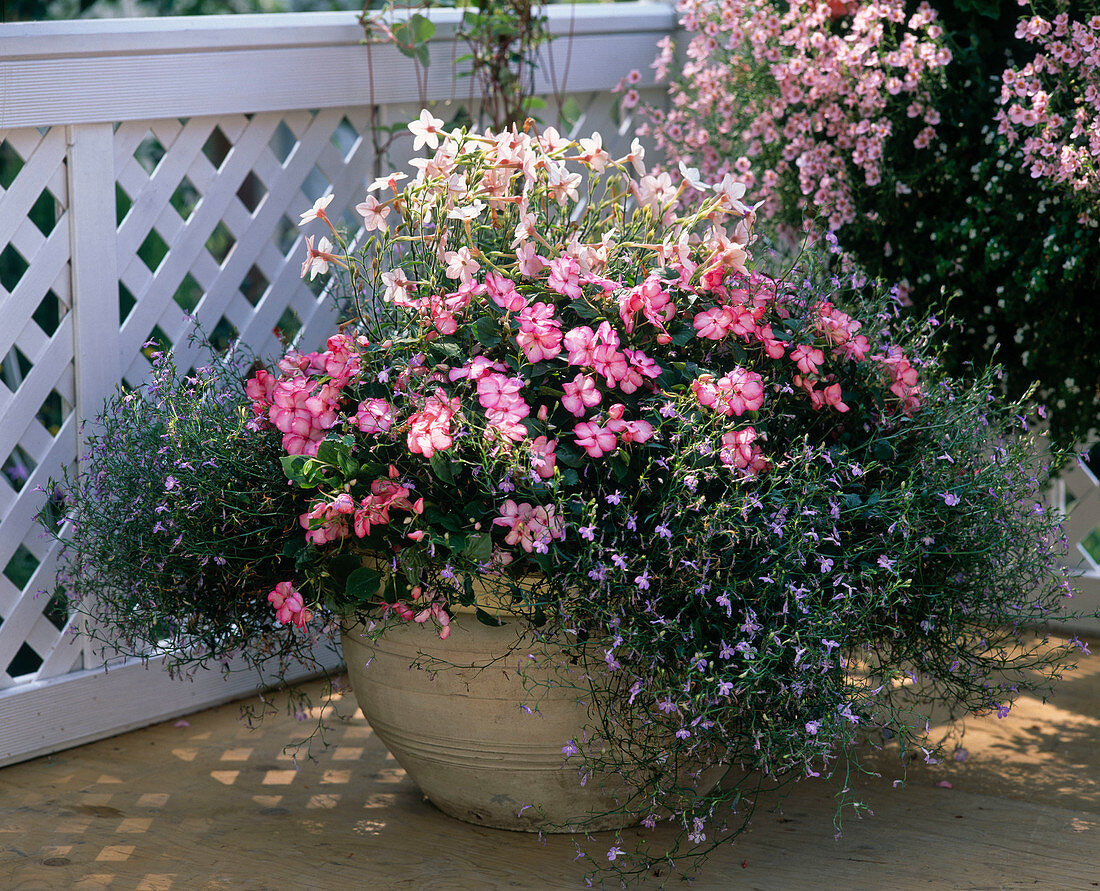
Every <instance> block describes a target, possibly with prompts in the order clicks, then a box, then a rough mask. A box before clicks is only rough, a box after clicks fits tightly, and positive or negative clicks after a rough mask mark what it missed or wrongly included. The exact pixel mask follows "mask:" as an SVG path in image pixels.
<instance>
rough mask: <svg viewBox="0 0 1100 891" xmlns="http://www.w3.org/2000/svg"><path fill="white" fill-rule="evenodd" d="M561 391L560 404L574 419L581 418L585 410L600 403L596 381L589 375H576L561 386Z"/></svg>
mask: <svg viewBox="0 0 1100 891" xmlns="http://www.w3.org/2000/svg"><path fill="white" fill-rule="evenodd" d="M562 389H564V390H565V395H564V396H562V398H561V404H562V405H563V406H565V410H566V411H568V412H571V413H572V414H573V415H574V416H575V417H578V418H583V417H584V414H585V410H586V409H589V408H592V407H593V406H595V405H599V403H600V391H599V389H598V388H597V387H596V379H595V378H594V377H592V375H590V374H583V373H582V374H578V375H577V376H576V377H575V378H573V380H571V381H566V382H565V383H564V384H562Z"/></svg>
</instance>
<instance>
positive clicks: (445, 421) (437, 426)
mask: <svg viewBox="0 0 1100 891" xmlns="http://www.w3.org/2000/svg"><path fill="white" fill-rule="evenodd" d="M458 410H459V401H458V398H457V397H455V398H451V399H448V398H447V395H446V394H445V393H444V392H443V391H442V390H436V391H435V395H433V396H429V397H428V399H427V401H426V402H425V403H424V408H423V410H422V411H419V412H417V413H415V414H413V415H412V416H411V417H410V418H409V432H408V434H407V435H406V442H407V443H408V446H409V451H410V452H414V453H416V454H419V455H423V456H424V457H425V458H430V457H431V456H432V455H434V454H435V453H436V452H437V451H443V450H445V449H449V448H450V447H451V443H452V442H453V441H454V440H453V439H452V438H451V418H453V417H454V416H455V414H457V413H458Z"/></svg>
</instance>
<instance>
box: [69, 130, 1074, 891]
mask: <svg viewBox="0 0 1100 891" xmlns="http://www.w3.org/2000/svg"><path fill="white" fill-rule="evenodd" d="M410 129H411V130H412V132H413V133H414V135H415V136H416V138H417V141H418V142H420V143H422V144H423V146H425V147H426V148H427V149H428V152H427V154H426V156H425V157H422V158H418V159H416V160H414V161H413V167H414V170H415V172H414V174H413V175H412V176H411V177H409V176H406V175H404V174H402V173H396V172H395V173H392V174H388V175H385V176H382V177H380V178H379V179H378V180H376V181H375V182H373V183H371V184H370V186H369V187H368V189H367V193H366V195H365V196H364V200H363V202H362V203H361V204H360V205H359V207H358V210H359V213H360V214H361V216H362V219H363V223H364V225H363V228H362V230H361V231H360V232H358V233H351V234H349V233H345V232H342V231H340V230H339V229H338V228H337V227H335V226H334V225H333V224H332V221H330V220H329V218H328V216H327V214H326V208H327V206H328V202H329V200H330V199H329V198H327V197H326V198H322V199H320V200H319V201H318V202H317V203H316V204H315V205H314V207H313V208H311V209H310V210H308V211H306V212H305V213H304V214H302V224H303V225H304V226H307V227H310V228H311V229H314V230H319V231H312V232H310V233H309V237H308V241H307V247H306V256H305V258H304V262H303V266H302V275H303V276H312V275H314V274H317V275H321V274H324V273H325V272H335V273H336V275H335V276H334V278H333V280H332V287H333V288H334V289H337V290H339V291H340V292H341V293H340V296H342V297H346V298H347V300H346V303H347V305H349V306H354V307H355V308H356V312H355V315H354V316H353V317H352V318H349V319H347V320H346V321H345V322H344V323H343V324H341V325H340V327H339V329H338V330H337V332H336V333H334V334H333V335H332V336H331V337H330V338H329V339H328V341H327V343H326V344H325V345H324V348H323V349H319V350H315V351H309V352H307V351H303V350H298V349H292V350H290V351H289V352H287V354H286V355H284V356H283V357H282V358H281V359H279V360H278V362H277V363H275V364H274V365H273V366H271V367H268V368H262V369H256V370H255V371H254V372H253V373H252V374H251V375H250V377H249V379H248V381H247V383H246V384H245V387H246V393H247V399H248V402H249V404H250V405H249V412H248V413H249V414H250V416H251V418H250V420H249V421H248V423H247V424H246V425H243V426H244V427H245V432H242V434H241V436H243V437H244V440H243V441H244V442H246V443H247V441H248V437H249V436H251V437H255V442H256V445H257V448H258V449H262V452H261V453H262V454H264V455H267V454H269V452H268V451H267V450H268V448H269V446H270V443H271V442H272V441H273V440H274V441H277V442H278V443H279V444H280V449H279V451H280V452H281V454H280V456H279V458H278V461H279V464H280V465H281V468H280V469H281V472H282V474H284V475H285V479H280V478H277V477H278V476H279V475H278V474H274V473H272V464H271V462H270V461H268V462H267V463H265V464H264V465H263V467H264V472H265V473H266V474H270V475H271V484H272V486H275V487H278V486H280V485H281V486H282V491H283V492H284V493H289V495H290V498H291V501H289V502H288V501H280V502H279V505H280V517H281V518H282V519H283V521H284V522H285V523H286V524H288V525H290V526H293V527H295V528H294V530H293V534H292V535H291V536H290V539H289V540H286V539H284V538H282V537H280V538H279V544H278V545H273V547H276V546H278V548H279V555H278V556H279V560H280V561H281V562H279V564H278V566H279V569H280V570H283V571H282V572H281V573H277V574H265V575H264V576H263V579H262V580H261V579H257V582H258V584H256V585H255V586H253V588H252V589H251V590H249V591H248V592H247V593H245V592H241V593H240V595H239V596H240V597H241V598H242V599H243V600H244V601H245V602H246V603H247V610H248V612H247V615H248V616H251V617H253V618H252V619H250V620H249V621H244V622H242V624H241V628H242V632H243V633H245V634H247V633H248V632H255V633H256V634H257V635H258V636H259V635H261V634H266V633H267V632H269V631H270V626H271V623H272V622H277V623H279V625H278V629H277V631H276V633H277V634H279V635H282V636H283V637H284V638H287V639H299V638H302V637H303V636H304V634H306V633H308V632H309V631H310V630H311V629H319V628H321V627H323V626H324V625H325V624H326V623H327V622H328V621H329V620H330V619H332V618H334V617H335V618H339V619H340V620H341V621H343V622H350V621H352V620H355V619H358V620H361V621H363V622H364V623H365V624H366V626H367V627H368V629H369V633H370V634H373V635H376V636H384V635H385V634H386V633H387V631H390V630H391V629H393V628H394V626H395V625H396V626H400V627H401V628H402V629H405V628H411V629H413V630H419V633H422V635H423V641H424V643H423V647H424V649H425V650H428V649H430V648H432V647H445V645H446V644H447V642H448V641H450V642H453V640H454V639H457V638H458V637H460V635H458V634H455V633H454V628H455V626H456V624H457V622H456V620H455V615H456V613H457V611H458V610H459V609H460V608H461V609H463V610H464V611H473V612H474V613H475V614H476V615H477V617H478V618H479V619H480V620H481V621H483V622H484V623H486V624H489V625H494V626H496V625H498V624H499V623H500V622H501V621H502V620H503V621H506V622H512V623H519V624H520V625H522V627H524V628H525V629H527V632H528V633H529V637H528V638H526V639H525V642H524V643H523V645H522V646H523V649H522V651H521V652H520V656H519V659H520V661H524V662H526V660H531V661H532V662H535V661H537V660H538V657H536V656H535V655H533V654H534V653H540V652H545V653H550V654H557V655H560V656H561V657H562V658H564V659H565V660H567V661H568V663H569V664H571V665H574V666H578V667H579V669H580V670H579V671H578V672H575V673H573V674H572V675H571V680H569V681H567V682H566V681H563V683H568V684H570V685H571V686H570V689H573V687H574V686H575V687H577V688H578V689H577V693H578V695H581V696H583V697H584V698H585V700H587V701H588V702H589V703H590V710H589V726H587V727H585V728H584V729H583V731H582V732H580V733H578V734H576V735H575V736H571V737H570V738H568V739H562V740H560V745H561V752H562V760H563V765H564V767H565V768H566V769H567V770H575V772H576V777H577V782H578V783H582V782H587V781H588V779H589V778H590V777H593V776H607V775H618V776H619V777H621V778H623V779H624V780H626V784H625V786H624V788H623V789H621V790H620V791H619V792H618V793H617V798H616V800H615V801H612V802H609V805H608V806H609V808H614V809H615V810H616V811H619V812H621V813H622V814H623V816H624V822H625V823H627V824H629V823H640V824H641V825H642V827H643V830H645V829H646V828H648V829H657V828H658V827H662V826H671V827H673V828H674V829H675V830H676V832H675V833H674V836H673V839H672V842H671V846H669V844H668V840H669V836H667V835H663V836H655V837H651V836H650V835H649V834H648V832H645V831H643V833H642V835H641V840H640V841H636V840H633V839H632V838H631V837H629V836H627V835H626V834H623V835H620V836H617V837H616V838H615V839H614V840H613V841H612V842H611V843H609V842H608V841H607V840H604V841H603V842H601V843H600V846H599V847H598V848H597V847H591V846H590V850H589V851H588V853H589V854H590V856H591V858H592V859H591V860H590V861H589V862H590V863H592V866H593V869H596V870H599V869H605V868H606V869H610V870H613V871H614V872H615V873H617V874H618V875H619V877H622V878H625V879H630V878H636V879H640V878H642V877H644V876H646V875H647V873H648V871H649V869H650V868H651V867H652V866H654V865H656V864H661V865H662V869H665V868H673V869H676V870H680V871H685V872H686V871H689V870H690V869H691V867H692V865H693V864H694V863H696V858H701V857H702V856H703V855H705V854H706V852H707V851H708V850H710V849H711V848H713V847H714V846H715V845H717V844H721V843H723V842H726V841H728V840H730V839H731V838H733V837H734V836H736V834H737V833H738V832H739V831H740V830H741V829H743V828H744V825H745V823H746V821H747V820H748V818H749V817H750V816H751V813H752V809H753V806H754V804H755V801H756V796H757V794H758V793H759V792H760V791H761V790H763V789H769V788H775V787H778V786H780V785H783V784H785V783H788V782H791V781H793V780H796V779H800V778H804V777H808V776H820V775H831V774H832V773H833V772H834V771H835V770H837V769H838V767H839V768H840V769H841V771H842V772H843V770H845V769H847V768H848V767H850V766H851V762H852V761H856V762H858V758H859V752H860V750H859V749H857V748H855V747H853V746H852V745H851V743H852V742H853V741H854V740H855V739H856V737H857V735H859V734H864V735H869V736H870V738H871V739H872V740H882V739H884V738H890V739H892V740H894V741H896V742H897V743H899V744H900V746H901V751H902V753H903V754H907V753H908V752H909V750H910V749H912V748H913V747H915V746H924V747H925V752H926V754H927V757H930V758H931V757H935V751H936V747H935V744H934V743H931V742H927V741H926V740H925V739H924V737H925V732H926V731H925V728H926V727H927V722H928V720H929V717H930V713H929V711H928V709H929V708H930V707H931V706H932V705H934V704H947V705H948V706H949V707H950V708H951V709H952V710H955V711H958V712H960V713H965V712H968V711H977V712H983V711H989V710H993V709H1002V710H1007V709H1008V708H1009V704H1010V702H1011V700H1012V698H1013V697H1014V696H1015V695H1016V694H1018V693H1019V692H1021V691H1023V690H1028V689H1035V688H1037V687H1041V686H1042V685H1043V684H1045V683H1047V682H1048V681H1049V680H1051V679H1052V678H1053V677H1055V676H1056V675H1057V674H1058V672H1059V671H1060V670H1061V669H1062V668H1063V667H1064V666H1065V665H1066V664H1067V660H1068V657H1069V651H1070V648H1069V647H1067V646H1060V645H1057V644H1055V643H1052V642H1046V641H1043V640H1042V639H1041V638H1037V637H1035V636H1034V635H1033V633H1032V631H1031V630H1029V629H1030V628H1032V627H1033V626H1034V625H1036V624H1037V623H1041V622H1043V621H1044V620H1045V619H1046V618H1047V617H1049V616H1050V615H1051V612H1052V611H1053V610H1056V609H1058V608H1059V607H1060V604H1061V602H1062V598H1063V596H1065V594H1067V593H1068V586H1067V585H1066V582H1065V579H1064V577H1063V575H1062V573H1061V570H1060V569H1059V567H1060V565H1061V564H1060V563H1059V559H1058V557H1059V554H1060V552H1061V549H1062V543H1061V540H1060V538H1059V537H1058V534H1057V522H1056V518H1055V517H1054V516H1052V515H1051V513H1050V512H1049V511H1048V510H1046V509H1045V508H1044V507H1043V504H1042V499H1041V495H1040V487H1041V485H1042V481H1043V479H1044V471H1043V468H1041V467H1039V466H1037V459H1036V457H1035V456H1036V454H1037V452H1036V450H1035V449H1034V447H1033V444H1032V443H1030V442H1028V441H1026V440H1024V439H1021V438H1019V436H1018V432H1019V431H1018V430H1017V414H1018V411H1019V409H1018V406H1012V405H1008V406H1002V405H1000V404H998V403H997V402H996V400H995V399H994V397H993V396H992V395H991V394H992V392H993V382H992V380H991V379H990V375H986V376H985V378H983V379H982V380H981V381H980V382H979V383H978V384H976V385H971V386H961V385H958V384H956V383H954V382H952V381H951V380H949V379H947V378H946V377H945V376H944V375H943V373H942V371H941V369H940V368H939V364H938V359H937V355H936V353H937V347H936V346H935V345H934V334H935V329H934V328H932V327H925V326H912V327H911V328H910V327H907V326H904V325H902V326H898V325H896V324H895V323H896V318H895V315H896V307H895V306H894V304H893V303H892V302H891V301H889V300H885V299H884V300H881V301H870V302H869V301H867V300H864V299H861V298H860V296H859V295H860V294H861V293H863V291H864V290H866V289H865V288H863V285H864V284H865V283H864V282H862V281H855V282H853V281H851V280H840V279H838V278H830V277H829V276H828V275H827V274H825V273H823V272H821V271H820V270H818V269H817V268H816V267H815V265H814V263H813V262H811V261H812V257H807V258H805V259H806V262H805V263H800V264H799V265H798V266H796V267H794V268H786V269H784V268H771V267H770V266H769V264H768V262H767V257H766V256H761V257H760V258H759V259H758V260H755V261H754V259H753V257H752V256H751V255H752V253H754V252H757V253H766V252H763V251H762V250H761V248H760V247H759V245H758V244H757V243H756V242H755V239H756V236H755V234H754V226H755V223H756V220H755V211H754V208H753V207H752V206H750V205H749V204H747V203H746V201H745V186H744V184H743V183H740V182H738V181H737V180H736V179H735V178H734V177H733V176H732V175H725V176H723V177H720V178H717V179H714V178H706V177H701V176H698V175H690V176H688V177H686V178H685V179H684V180H683V182H681V183H680V184H678V185H674V184H673V183H672V181H671V179H670V177H669V176H668V175H667V174H654V173H651V172H648V171H647V168H646V158H645V155H644V152H643V150H642V148H641V146H640V145H639V144H638V143H637V142H636V141H635V143H634V144H633V145H632V146H631V148H630V150H629V151H627V152H625V153H623V154H622V155H621V156H619V157H614V156H612V155H611V154H609V152H608V151H607V150H606V149H605V147H604V145H603V142H602V139H601V137H600V136H598V135H594V136H592V137H590V138H585V139H580V140H577V141H573V140H569V139H566V138H564V137H562V136H561V135H559V134H558V133H557V132H555V131H554V130H552V129H547V130H545V131H543V132H542V133H535V132H528V131H523V132H520V131H517V130H515V129H512V130H506V131H503V132H500V133H486V134H478V133H470V132H464V131H454V132H446V130H445V128H444V126H443V124H442V122H440V121H438V120H436V119H434V118H433V117H432V116H431V115H430V114H423V115H421V117H420V119H419V120H418V121H416V122H414V123H413V124H412V125H411V126H410ZM321 232H323V237H322V238H320V239H318V236H319V235H320V234H321ZM315 239H316V240H315ZM238 404H239V403H238ZM246 433H247V435H246ZM234 441H236V440H234ZM157 466H158V472H159V465H157ZM157 481H158V485H160V486H163V485H164V482H163V476H160V477H157ZM288 481H289V483H290V484H291V485H288ZM209 497H210V498H215V497H216V496H214V495H213V494H211V495H210V496H209ZM229 509H230V510H236V509H239V510H241V511H243V512H247V511H248V510H249V507H248V505H241V506H240V507H239V508H238V507H237V506H236V505H234V506H233V507H231V508H229ZM81 528H82V527H80V526H78V527H77V529H78V533H77V534H78V536H79V534H80V533H79V530H80V529H81ZM280 528H281V529H282V528H285V526H282V527H280ZM247 540H251V539H247ZM170 543H171V542H170V541H169V536H165V537H163V538H158V537H157V536H155V535H152V534H151V533H150V534H149V535H147V536H146V537H145V538H144V540H143V545H144V546H145V547H147V548H149V549H150V551H148V553H149V555H150V557H151V559H153V560H154V561H157V563H158V565H161V564H162V565H163V567H164V568H165V569H166V570H167V569H169V568H171V567H172V566H174V563H173V561H174V560H175V559H176V556H175V554H174V552H173V550H172V548H170V547H167V544H170ZM181 546H182V545H181ZM227 547H228V545H227ZM212 571H214V570H212ZM261 581H262V582H263V583H262V584H260V583H259V582H261ZM154 599H155V598H154ZM170 605H171V608H173V609H175V610H178V611H179V612H178V617H176V618H175V621H177V622H178V623H179V624H180V625H182V626H187V625H188V624H189V623H191V622H192V621H197V620H200V619H201V617H205V616H207V615H209V614H212V613H213V614H214V615H217V612H216V610H215V605H214V604H212V603H210V602H207V601H206V599H205V595H204V593H203V592H196V596H195V597H194V599H193V600H192V601H191V602H190V604H184V603H181V602H179V601H177V600H173V601H171V604H170ZM417 626H422V628H420V629H417ZM208 639H209V640H210V641H211V644H212V646H215V647H216V644H217V636H216V635H208ZM236 639H237V638H234V640H235V641H236ZM439 639H442V643H441V642H440V641H439ZM518 639H519V638H517V640H518ZM532 639H533V640H534V641H535V642H534V643H531V641H532ZM519 645H520V644H518V643H517V646H519ZM439 652H441V653H442V654H443V655H442V656H440V657H439V658H440V659H442V660H443V661H444V662H445V661H446V659H447V656H446V650H445V649H442V650H440V651H439ZM541 683H551V682H549V681H542V682H541ZM532 696H533V697H535V698H533V699H532V701H531V703H530V704H528V703H520V704H523V705H528V707H529V708H530V707H531V706H537V691H532ZM555 745H557V743H555ZM708 768H712V769H708ZM716 771H717V773H718V774H721V775H723V778H722V779H721V781H720V782H718V783H717V784H715V783H714V780H715V776H714V774H715V772H716ZM599 816H600V815H593V819H594V820H595V819H596V818H598V817H599ZM571 825H572V826H573V828H575V829H577V830H578V831H580V832H583V830H584V824H583V820H582V821H581V824H580V825H579V826H578V825H576V824H571ZM579 843H581V844H583V841H580V842H579ZM592 844H593V845H596V842H594V841H593V843H592Z"/></svg>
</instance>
